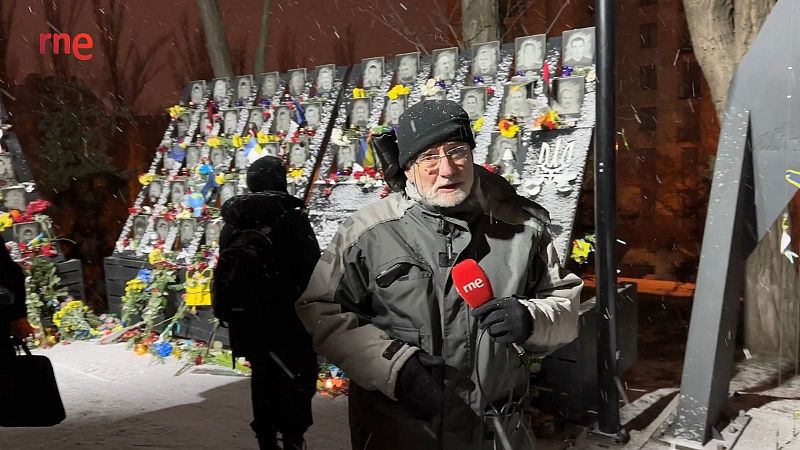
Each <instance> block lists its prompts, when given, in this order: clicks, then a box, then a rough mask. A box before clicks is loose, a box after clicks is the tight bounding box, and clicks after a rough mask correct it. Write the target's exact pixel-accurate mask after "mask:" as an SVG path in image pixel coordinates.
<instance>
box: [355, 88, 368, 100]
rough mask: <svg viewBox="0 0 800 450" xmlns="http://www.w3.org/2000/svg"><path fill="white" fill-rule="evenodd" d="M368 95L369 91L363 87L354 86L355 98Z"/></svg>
mask: <svg viewBox="0 0 800 450" xmlns="http://www.w3.org/2000/svg"><path fill="white" fill-rule="evenodd" d="M366 96H367V91H365V90H364V89H361V88H353V98H364V97H366Z"/></svg>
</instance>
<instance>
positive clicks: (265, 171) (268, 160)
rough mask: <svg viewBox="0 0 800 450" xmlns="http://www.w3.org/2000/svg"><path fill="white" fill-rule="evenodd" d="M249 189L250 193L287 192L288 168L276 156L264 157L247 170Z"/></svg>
mask: <svg viewBox="0 0 800 450" xmlns="http://www.w3.org/2000/svg"><path fill="white" fill-rule="evenodd" d="M247 189H248V190H249V191H250V192H263V191H283V192H286V167H284V165H283V161H282V160H281V159H280V158H277V157H275V156H269V155H267V156H262V157H261V158H258V159H257V160H255V161H253V164H250V167H248V168H247Z"/></svg>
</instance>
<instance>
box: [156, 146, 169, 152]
mask: <svg viewBox="0 0 800 450" xmlns="http://www.w3.org/2000/svg"><path fill="white" fill-rule="evenodd" d="M168 151H169V149H168V148H167V147H164V146H161V147H158V152H159V153H167V152H168Z"/></svg>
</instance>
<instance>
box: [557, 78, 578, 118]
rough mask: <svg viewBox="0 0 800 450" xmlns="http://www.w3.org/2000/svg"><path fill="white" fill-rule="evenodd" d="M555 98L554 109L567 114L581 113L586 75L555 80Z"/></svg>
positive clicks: (575, 114)
mask: <svg viewBox="0 0 800 450" xmlns="http://www.w3.org/2000/svg"><path fill="white" fill-rule="evenodd" d="M553 84H554V88H553V91H554V94H555V100H554V101H553V102H552V105H551V106H552V107H553V109H554V110H555V111H556V112H557V113H559V114H562V115H565V116H577V115H580V113H581V106H582V105H583V96H584V92H585V89H586V79H585V78H584V77H566V78H556V79H554V80H553Z"/></svg>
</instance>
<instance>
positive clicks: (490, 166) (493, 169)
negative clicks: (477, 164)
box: [481, 163, 497, 173]
mask: <svg viewBox="0 0 800 450" xmlns="http://www.w3.org/2000/svg"><path fill="white" fill-rule="evenodd" d="M481 165H482V166H483V168H484V169H486V170H488V171H489V172H492V173H497V166H495V165H493V164H489V163H483V164H481Z"/></svg>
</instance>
